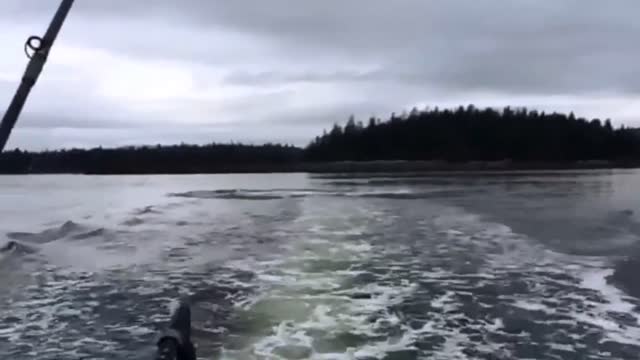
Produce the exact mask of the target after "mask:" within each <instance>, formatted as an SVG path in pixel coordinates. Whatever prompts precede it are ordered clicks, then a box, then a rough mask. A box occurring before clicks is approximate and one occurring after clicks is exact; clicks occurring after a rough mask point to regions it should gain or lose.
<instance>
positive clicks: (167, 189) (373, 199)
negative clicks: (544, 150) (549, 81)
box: [0, 171, 640, 360]
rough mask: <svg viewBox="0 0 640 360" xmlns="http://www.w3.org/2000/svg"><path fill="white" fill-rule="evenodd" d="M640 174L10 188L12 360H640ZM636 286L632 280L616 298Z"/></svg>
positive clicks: (3, 267) (1, 321)
mask: <svg viewBox="0 0 640 360" xmlns="http://www.w3.org/2000/svg"><path fill="white" fill-rule="evenodd" d="M639 185H640V172H637V171H583V172H523V173H486V174H478V173H475V174H465V173H456V174H435V175H429V176H425V175H419V174H414V175H404V176H384V175H377V176H370V175H365V176H354V175H349V176H340V175H331V176H328V175H325V176H310V175H306V174H288V175H287V174H278V175H202V176H104V177H101V176H6V177H0V243H6V242H8V241H17V242H18V243H19V244H20V245H21V246H20V247H18V249H16V250H15V251H13V252H11V253H4V254H2V255H0V256H1V257H2V259H1V260H0V288H1V289H2V291H1V292H0V357H1V358H12V359H35V358H37V359H78V358H91V359H149V358H150V354H151V353H152V350H153V342H154V340H155V338H156V336H157V333H158V331H159V330H160V329H161V328H162V327H163V326H164V325H165V324H166V321H167V320H168V317H169V313H170V309H171V308H172V306H175V303H176V302H177V300H178V299H181V298H188V299H189V300H190V301H191V302H192V303H193V317H194V338H195V341H196V343H197V344H198V348H199V349H198V352H199V355H200V356H201V357H202V358H208V359H210V358H223V359H261V358H278V357H280V358H289V359H296V358H313V359H389V360H390V359H417V358H425V359H513V358H522V359H525V358H529V359H533V358H535V359H631V358H637V357H638V354H640V324H639V323H638V320H639V317H640V311H638V309H637V306H638V305H640V300H638V299H637V298H634V297H632V296H630V295H629V294H628V293H625V292H624V291H622V290H621V288H619V287H617V286H614V284H612V283H610V282H608V281H607V277H608V276H610V275H611V274H613V272H614V267H615V264H616V263H618V262H619V261H621V260H622V259H624V258H625V257H626V256H628V255H629V254H633V253H634V252H635V251H636V248H637V241H638V236H640V223H638V217H637V213H636V212H637V211H640V195H639V194H640V192H638V191H637V189H638V188H639ZM616 285H619V286H622V287H624V285H625V284H616Z"/></svg>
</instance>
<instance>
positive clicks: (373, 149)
mask: <svg viewBox="0 0 640 360" xmlns="http://www.w3.org/2000/svg"><path fill="white" fill-rule="evenodd" d="M305 158H306V159H307V160H309V161H337V160H353V161H362V160H448V161H471V160H480V161H496V160H512V161H520V162H524V161H546V162H567V161H578V160H631V159H634V160H635V159H640V136H639V132H638V130H637V129H625V128H619V129H614V128H613V127H612V125H611V122H610V120H608V119H607V120H605V121H604V122H603V121H601V120H599V119H593V120H591V121H587V120H585V119H582V118H576V117H575V116H574V115H573V113H572V114H569V115H564V114H557V113H553V114H546V113H544V112H538V111H528V110H527V109H524V108H521V109H511V108H508V107H507V108H505V109H502V110H500V111H498V110H495V109H492V108H486V109H482V110H481V109H477V108H476V107H474V106H473V105H469V106H468V107H466V108H465V107H459V108H457V109H455V110H449V109H447V110H439V109H438V108H435V109H432V110H429V109H427V110H424V111H419V110H417V109H415V108H414V109H413V110H412V111H411V112H409V113H405V114H403V115H401V116H396V115H395V114H392V115H391V118H390V119H389V120H386V121H380V120H379V119H375V118H371V119H369V121H368V123H367V125H366V126H365V125H364V124H362V123H361V122H356V121H355V119H354V118H353V117H351V118H350V119H349V121H348V122H347V123H346V125H345V126H344V127H342V126H340V125H337V124H336V125H334V127H333V129H331V131H330V132H328V133H325V134H324V135H323V136H320V137H317V138H316V139H315V140H314V141H313V142H312V143H311V144H310V145H309V146H308V147H307V149H306V151H305Z"/></svg>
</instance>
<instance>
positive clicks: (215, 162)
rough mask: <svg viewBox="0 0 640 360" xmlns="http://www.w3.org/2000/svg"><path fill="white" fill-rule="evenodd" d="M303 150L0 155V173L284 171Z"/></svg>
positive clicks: (220, 147)
mask: <svg viewBox="0 0 640 360" xmlns="http://www.w3.org/2000/svg"><path fill="white" fill-rule="evenodd" d="M301 158H302V149H299V148H296V147H293V146H287V145H272V144H266V145H259V146H255V145H242V144H210V145H204V146H197V145H175V146H160V145H158V146H140V147H124V148H116V149H102V148H94V149H88V150H84V149H71V150H59V151H45V152H39V153H32V152H25V151H20V150H13V151H5V152H4V153H2V154H0V173H5V174H25V173H82V174H171V173H175V174H183V173H229V172H267V171H288V170H289V168H290V165H291V164H293V163H296V162H298V161H300V159H301Z"/></svg>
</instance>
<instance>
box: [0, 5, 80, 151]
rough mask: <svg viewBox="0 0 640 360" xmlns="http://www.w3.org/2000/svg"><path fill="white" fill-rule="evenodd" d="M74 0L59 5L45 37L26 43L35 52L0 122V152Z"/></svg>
mask: <svg viewBox="0 0 640 360" xmlns="http://www.w3.org/2000/svg"><path fill="white" fill-rule="evenodd" d="M73 1H74V0H62V3H61V4H60V7H58V11H56V14H55V15H54V16H53V20H51V24H49V28H48V29H47V32H46V33H45V34H44V37H42V38H38V37H30V38H29V40H27V44H25V51H26V50H27V47H29V48H31V49H32V50H33V51H34V53H33V55H32V56H31V60H29V64H28V65H27V68H26V70H25V71H24V75H23V76H22V82H21V83H20V86H19V87H18V90H17V91H16V94H15V95H14V96H13V100H12V101H11V104H9V107H8V108H7V111H6V112H5V113H4V116H3V117H2V123H0V152H2V150H4V147H5V145H7V141H8V140H9V135H11V130H13V127H14V126H15V124H16V122H17V121H18V117H19V116H20V112H21V111H22V108H23V107H24V103H25V102H26V101H27V97H28V96H29V93H30V92H31V88H32V87H33V85H35V83H36V81H37V80H38V77H39V76H40V73H41V72H42V68H43V67H44V64H45V62H46V61H47V56H49V51H50V50H51V47H52V46H53V42H54V41H55V40H56V37H57V36H58V33H59V32H60V28H61V27H62V24H63V23H64V20H65V19H66V17H67V14H68V13H69V10H70V9H71V6H72V5H73ZM34 40H36V41H39V44H37V45H34V44H33V43H32V41H34ZM27 55H28V54H27Z"/></svg>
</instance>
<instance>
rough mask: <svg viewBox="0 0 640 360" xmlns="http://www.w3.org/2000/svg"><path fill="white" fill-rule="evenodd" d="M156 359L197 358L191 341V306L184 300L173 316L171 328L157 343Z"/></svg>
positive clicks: (193, 359) (184, 359) (192, 359)
mask: <svg viewBox="0 0 640 360" xmlns="http://www.w3.org/2000/svg"><path fill="white" fill-rule="evenodd" d="M157 346H158V349H157V352H156V356H155V360H196V349H195V347H194V346H193V343H192V342H191V307H190V306H189V304H187V303H185V302H182V303H180V306H178V308H177V309H176V310H175V312H174V313H173V315H172V316H171V322H170V323H169V328H168V329H167V331H165V333H164V334H162V336H160V339H159V340H158V343H157Z"/></svg>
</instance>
